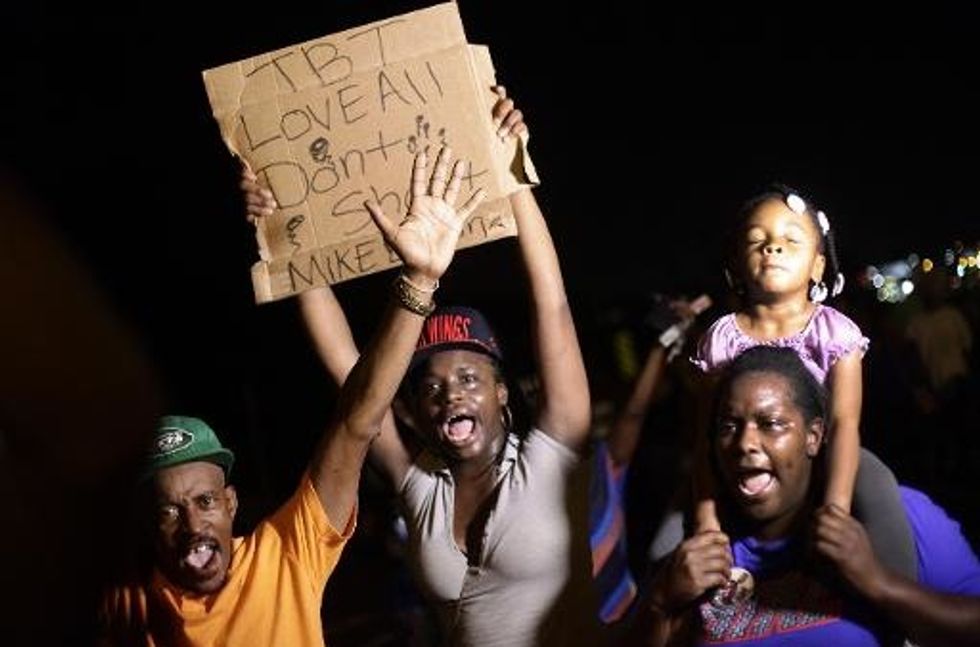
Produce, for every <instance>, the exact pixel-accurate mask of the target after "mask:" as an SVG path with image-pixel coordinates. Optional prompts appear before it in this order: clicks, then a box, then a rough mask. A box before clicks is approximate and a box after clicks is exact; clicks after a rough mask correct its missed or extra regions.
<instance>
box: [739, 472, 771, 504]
mask: <svg viewBox="0 0 980 647" xmlns="http://www.w3.org/2000/svg"><path fill="white" fill-rule="evenodd" d="M736 482H737V484H738V490H739V492H741V493H742V496H744V497H746V498H750V499H754V498H757V497H761V496H763V495H764V494H766V493H767V492H768V491H769V490H770V489H772V487H773V486H774V485H775V483H776V479H775V477H774V476H773V474H772V472H770V471H768V470H763V469H748V470H741V471H739V472H738V475H737V481H736Z"/></svg>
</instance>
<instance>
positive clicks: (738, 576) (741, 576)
mask: <svg viewBox="0 0 980 647" xmlns="http://www.w3.org/2000/svg"><path fill="white" fill-rule="evenodd" d="M754 590H755V580H754V579H753V578H752V573H750V572H748V571H747V570H745V569H744V568H740V567H738V566H734V567H732V572H731V575H729V576H728V583H727V584H725V585H724V586H721V587H719V588H718V589H717V590H716V591H715V593H714V595H712V596H711V604H713V605H714V606H716V607H728V606H734V605H736V604H739V603H741V602H744V601H745V600H748V599H749V598H750V597H752V592H753V591H754Z"/></svg>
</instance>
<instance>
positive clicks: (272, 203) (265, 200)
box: [238, 166, 278, 222]
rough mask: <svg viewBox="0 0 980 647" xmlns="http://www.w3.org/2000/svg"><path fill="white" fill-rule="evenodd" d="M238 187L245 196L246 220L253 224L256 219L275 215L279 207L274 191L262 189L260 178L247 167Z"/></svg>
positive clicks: (243, 170) (243, 169)
mask: <svg viewBox="0 0 980 647" xmlns="http://www.w3.org/2000/svg"><path fill="white" fill-rule="evenodd" d="M238 186H239V188H240V189H241V190H242V193H243V194H244V199H245V218H246V220H248V221H249V222H253V221H254V220H255V219H256V218H261V217H263V216H271V215H272V214H273V212H274V211H275V209H276V207H277V206H278V205H277V204H276V200H275V198H274V197H273V195H272V191H270V190H269V189H265V188H262V186H260V185H259V178H258V177H257V176H256V175H255V173H253V172H252V170H251V169H249V168H248V167H247V166H243V167H242V181H241V182H240V183H239V185H238Z"/></svg>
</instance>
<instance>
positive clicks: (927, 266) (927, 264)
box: [922, 258, 932, 273]
mask: <svg viewBox="0 0 980 647" xmlns="http://www.w3.org/2000/svg"><path fill="white" fill-rule="evenodd" d="M922 271H923V272H927V273H928V272H931V271H932V259H931V258H926V259H923V261H922Z"/></svg>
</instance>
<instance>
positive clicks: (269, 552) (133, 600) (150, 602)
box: [103, 475, 357, 647]
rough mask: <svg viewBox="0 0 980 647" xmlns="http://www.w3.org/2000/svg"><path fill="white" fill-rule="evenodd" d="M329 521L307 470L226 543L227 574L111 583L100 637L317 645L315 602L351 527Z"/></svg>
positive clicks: (210, 646)
mask: <svg viewBox="0 0 980 647" xmlns="http://www.w3.org/2000/svg"><path fill="white" fill-rule="evenodd" d="M356 518H357V514H356V510H355V511H354V512H353V513H352V514H351V518H350V519H349V520H348V521H347V524H346V529H345V531H344V533H343V534H341V533H339V532H337V530H336V529H335V528H334V527H333V526H332V525H331V524H330V521H329V520H328V519H327V515H326V512H324V510H323V506H322V504H321V503H320V499H319V497H318V496H317V494H316V491H315V490H314V489H313V483H312V482H311V481H310V478H309V475H305V476H304V477H303V480H302V483H300V486H299V489H298V490H297V491H296V493H295V494H294V495H293V496H292V497H291V498H290V499H289V501H287V502H286V503H285V504H284V505H283V506H282V507H281V508H279V510H277V511H276V512H275V514H273V515H272V516H271V517H269V518H268V519H265V520H264V521H262V522H261V523H260V524H259V525H258V527H256V529H255V531H254V532H253V533H252V534H251V535H249V536H248V537H238V538H235V539H234V540H233V543H232V559H231V567H230V568H229V569H228V580H227V581H226V582H225V585H224V587H222V589H221V590H220V591H218V592H217V593H214V594H211V595H205V596H198V595H190V594H188V593H187V592H185V591H183V590H182V589H180V588H178V587H176V586H174V585H173V584H171V583H170V582H169V581H168V580H167V579H166V578H165V577H164V576H163V575H162V574H161V573H160V572H159V571H156V572H154V574H153V577H152V579H151V581H150V582H149V584H145V585H127V586H122V587H118V588H115V589H113V590H112V591H110V592H109V594H108V596H107V597H106V600H105V608H104V610H103V612H104V613H105V614H106V616H107V617H106V619H105V624H106V626H107V629H108V631H107V632H106V633H107V635H106V636H105V637H106V643H105V644H108V645H120V646H121V645H126V646H127V647H129V646H130V645H134V646H139V645H146V646H147V647H185V646H186V647H191V646H193V647H221V646H225V645H227V646H228V647H238V646H240V645H289V646H290V647H307V646H310V647H312V646H319V647H322V646H324V645H325V644H326V643H325V642H324V638H323V627H322V624H321V622H320V603H321V601H322V598H323V589H324V587H325V586H326V584H327V579H328V578H329V577H330V574H331V573H332V572H333V569H334V567H335V566H336V565H337V561H338V560H339V559H340V553H341V551H342V550H343V548H344V544H345V543H346V542H347V539H348V538H349V537H350V535H351V533H352V532H353V529H354V523H355V520H356Z"/></svg>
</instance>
